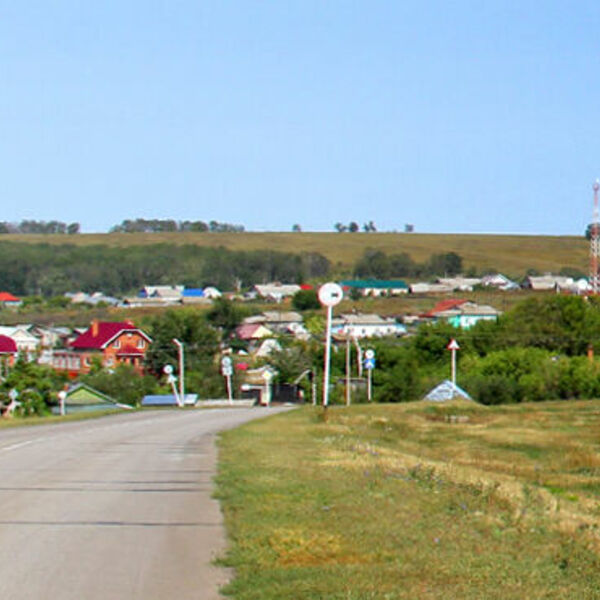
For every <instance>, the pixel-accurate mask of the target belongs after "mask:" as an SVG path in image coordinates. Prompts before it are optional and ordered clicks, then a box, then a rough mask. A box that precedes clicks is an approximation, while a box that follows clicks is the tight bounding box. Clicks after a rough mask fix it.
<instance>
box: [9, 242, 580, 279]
mask: <svg viewBox="0 0 600 600" xmlns="http://www.w3.org/2000/svg"><path fill="white" fill-rule="evenodd" d="M0 241H14V242H20V243H48V244H64V243H69V244H76V245H94V244H101V245H109V246H123V247H127V246H137V245H148V244H178V245H181V244H197V245H199V246H213V247H218V246H224V247H225V248H229V249H231V250H258V249H271V250H279V251H285V252H319V253H321V254H323V255H324V256H326V257H327V258H328V259H329V260H330V261H331V262H332V264H333V265H334V266H335V267H337V270H340V269H347V268H349V267H351V266H352V265H353V264H354V262H355V261H356V260H357V258H358V257H359V256H361V255H362V253H363V252H364V250H365V249H366V248H377V249H379V250H382V251H384V252H386V253H388V254H392V253H398V252H407V253H408V254H410V255H411V257H412V258H413V259H414V260H416V261H418V262H421V261H424V260H426V259H428V258H429V256H431V254H435V253H442V252H456V253H458V254H460V255H461V256H462V257H463V259H464V264H465V267H466V268H469V267H475V268H476V269H477V270H478V271H479V270H482V269H486V270H487V269H489V270H499V271H502V272H504V273H506V274H508V275H512V276H515V277H516V276H521V275H523V274H524V273H525V271H526V270H527V269H529V268H534V269H537V270H538V271H540V272H545V271H554V272H557V271H559V270H560V269H561V268H562V267H572V268H576V269H579V270H581V271H583V272H586V271H587V265H588V245H587V242H586V240H585V239H584V238H583V236H582V237H574V236H561V237H558V236H523V235H518V236H517V235H472V234H470V235H462V234H452V235H450V234H416V233H412V234H405V233H152V234H135V233H128V234H80V235H74V236H64V235H3V236H2V237H0Z"/></svg>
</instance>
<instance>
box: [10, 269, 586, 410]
mask: <svg viewBox="0 0 600 600" xmlns="http://www.w3.org/2000/svg"><path fill="white" fill-rule="evenodd" d="M339 285H340V286H341V287H342V289H343V290H344V295H345V296H346V297H348V298H354V299H356V300H360V299H361V298H362V299H368V298H392V297H398V296H401V295H407V296H408V295H411V296H423V297H427V298H434V299H435V301H434V305H433V306H432V307H431V308H429V309H428V310H426V311H422V312H418V313H416V314H402V315H394V316H393V317H392V316H382V315H379V314H376V313H367V312H362V311H359V310H356V309H353V310H352V311H351V312H343V311H342V312H339V314H336V315H335V316H334V318H333V321H332V329H331V333H332V339H333V343H334V344H337V345H343V344H345V343H346V342H347V341H348V340H353V343H354V344H355V347H356V350H357V352H358V353H359V354H361V355H362V352H363V351H364V349H366V348H367V346H368V345H369V340H377V339H385V338H391V339H393V338H401V337H403V336H411V335H413V334H414V333H415V331H417V328H418V327H419V325H421V324H424V323H430V324H435V323H447V324H449V325H451V326H452V327H454V328H456V329H458V330H463V331H464V330H469V329H471V328H472V327H474V326H475V325H477V324H478V323H480V322H482V321H486V322H490V321H491V322H495V321H496V320H497V319H498V317H499V316H500V315H501V314H502V311H501V310H498V309H497V308H495V307H494V306H491V305H488V304H478V303H477V302H475V301H473V300H470V299H469V293H470V292H473V291H474V290H476V289H487V290H491V291H494V292H497V293H498V294H500V295H503V294H510V293H511V292H515V291H518V290H520V289H527V290H531V291H533V292H536V291H539V292H546V293H548V292H555V293H558V294H563V295H565V294H566V295H582V294H585V293H586V292H587V291H589V284H588V282H587V280H586V279H580V280H574V279H573V278H571V277H565V276H557V275H549V274H548V275H545V276H528V277H526V278H525V279H524V280H523V282H522V284H521V286H520V285H518V284H517V283H515V282H514V281H511V280H510V279H508V278H507V277H505V276H504V275H502V274H492V275H488V276H485V277H481V278H477V277H462V276H457V277H452V278H449V277H446V278H438V279H437V280H435V281H433V282H415V283H406V282H405V281H403V280H376V279H351V280H341V281H340V282H339ZM316 287H317V286H313V285H308V284H301V285H297V284H281V283H270V284H257V285H255V286H254V287H253V288H252V289H250V290H249V291H247V292H245V293H243V294H242V293H237V292H236V293H234V292H222V291H220V290H218V289H217V288H215V287H213V286H209V287H206V288H187V287H185V286H183V285H174V286H168V285H148V286H145V287H144V288H143V289H141V290H140V291H139V293H138V294H137V295H135V296H126V297H123V298H120V299H119V298H114V297H109V296H106V295H104V294H102V293H101V292H96V293H93V294H87V293H83V292H77V293H68V294H66V295H65V297H66V298H67V299H68V301H69V302H70V304H71V305H73V306H98V305H104V306H108V307H114V308H118V309H121V310H125V311H126V310H127V309H139V308H145V309H154V310H160V309H171V310H173V309H177V307H190V306H192V307H194V306H196V307H201V308H202V307H203V308H206V307H210V306H211V305H212V304H214V302H215V301H217V302H220V301H223V300H225V301H226V302H231V303H233V304H239V305H243V304H246V303H251V302H256V301H259V302H261V303H262V306H265V305H266V306H269V305H272V308H269V309H268V310H262V311H260V312H256V313H253V314H250V315H248V316H245V317H243V318H242V319H240V322H239V323H237V324H236V326H235V328H234V329H233V331H231V332H230V334H229V336H228V337H227V339H223V340H222V342H221V345H220V350H219V352H218V354H219V355H221V356H225V355H229V354H235V357H236V358H235V361H231V365H232V369H235V378H234V380H235V381H234V383H233V384H232V381H231V380H230V379H229V378H228V379H227V388H228V392H227V393H228V395H229V398H230V399H233V398H236V399H245V400H248V399H251V400H253V401H255V402H256V403H258V404H269V403H270V402H271V401H277V400H287V401H293V402H298V401H303V400H304V399H305V398H306V397H307V395H308V394H307V393H305V392H306V390H304V391H303V389H302V387H301V386H300V385H298V384H299V382H300V381H301V380H302V379H303V376H306V375H307V372H309V373H308V374H309V375H310V377H311V378H312V372H313V370H314V368H311V369H306V370H305V371H300V372H298V373H296V374H295V376H294V378H293V380H292V381H285V382H284V381H276V383H275V384H272V385H271V381H272V380H273V379H275V380H277V375H278V372H277V369H276V367H273V366H272V365H270V364H269V358H270V357H271V356H272V355H273V354H274V353H281V352H282V351H283V348H282V345H285V344H286V343H289V342H290V341H292V342H293V341H294V340H295V341H297V342H299V343H302V342H305V343H308V342H309V341H310V340H311V338H315V332H314V331H311V330H310V326H308V327H307V322H306V315H307V314H308V315H311V314H312V313H310V312H308V313H306V312H305V311H303V310H295V309H294V298H295V297H296V295H297V294H300V295H301V294H306V293H308V294H309V295H310V294H312V295H313V296H314V298H315V299H316ZM0 304H1V306H2V308H3V309H4V310H7V311H11V313H14V312H16V313H18V311H19V309H20V307H21V305H22V300H21V299H20V298H18V297H16V296H14V295H12V294H11V293H10V292H0ZM312 308H313V309H314V308H318V302H317V303H316V304H313V306H312ZM321 335H322V334H321ZM316 338H317V339H321V337H320V336H319V335H318V333H317V335H316ZM361 342H362V344H363V345H362V346H361ZM152 344H153V339H152V337H151V335H150V333H149V332H148V331H144V329H143V328H142V327H138V326H136V324H135V323H134V320H132V319H124V320H120V321H106V320H98V319H93V320H92V321H91V322H90V323H89V325H88V326H86V327H75V328H71V327H66V326H51V325H41V324H36V323H19V324H15V325H0V366H1V369H2V375H3V377H4V378H5V377H6V376H7V375H8V373H9V372H10V369H11V368H13V367H14V365H15V363H16V361H17V360H18V359H19V358H20V359H21V360H24V361H28V362H35V363H37V364H39V365H43V366H46V367H49V368H51V369H53V370H54V371H56V372H57V373H59V374H61V375H63V376H65V377H66V380H67V381H68V382H69V385H65V389H66V390H67V395H68V399H69V402H67V404H66V406H67V407H70V410H71V411H77V410H91V409H94V408H95V409H98V408H113V407H117V406H121V407H122V406H123V403H122V402H120V399H119V398H110V397H107V396H106V394H103V393H102V392H100V391H98V390H90V389H88V396H90V394H91V396H90V397H88V398H87V400H86V401H85V402H83V401H81V400H78V401H75V399H74V398H73V399H72V398H71V395H72V393H73V392H75V391H77V392H78V394H79V395H81V391H80V389H79V388H80V387H81V385H82V384H81V382H80V379H81V377H83V376H85V375H87V374H89V373H90V372H91V371H93V370H94V369H97V368H98V367H101V368H103V369H106V370H107V371H109V372H111V371H112V370H114V369H115V368H117V367H118V366H119V365H127V366H128V367H130V368H131V369H132V370H133V371H134V372H135V373H137V374H139V375H140V376H143V375H147V374H148V373H149V370H148V365H147V362H146V354H147V352H148V351H149V349H150V348H151V347H152ZM363 346H364V348H363ZM182 351H184V349H183V347H182ZM215 360H217V359H215ZM215 364H216V365H217V366H216V367H215V369H216V370H217V369H218V368H219V367H218V360H217V363H215ZM165 366H166V365H165ZM174 366H175V367H176V368H178V369H185V365H182V364H179V365H177V364H175V365H174ZM358 367H359V371H358V374H357V375H358V377H357V378H356V381H357V382H359V385H360V381H361V379H360V376H362V368H361V367H362V358H358ZM221 370H222V369H221ZM154 374H155V375H157V373H154ZM232 374H233V371H232ZM160 375H161V373H160V372H159V373H158V376H159V377H160ZM265 378H266V379H267V385H265ZM171 379H172V380H173V381H174V380H175V379H176V378H174V377H173V376H172V375H171ZM171 379H170V380H169V381H171ZM232 386H233V387H232ZM88 388H89V386H88ZM230 388H231V389H230ZM169 391H170V390H168V389H167V393H159V394H149V395H148V396H147V397H140V398H138V399H137V402H136V404H137V405H141V406H146V405H152V406H157V405H176V404H177V403H183V402H184V401H185V403H186V404H187V405H191V404H195V403H197V402H202V401H207V400H210V399H209V398H206V397H204V398H203V397H202V394H201V392H200V390H189V392H190V393H187V394H185V398H184V397H183V390H182V388H178V387H174V386H172V392H173V393H168V392H169ZM178 391H179V392H180V393H181V397H178ZM311 396H312V401H313V402H315V390H314V385H313V386H312V389H311ZM6 404H7V403H5V407H6ZM8 405H9V406H11V407H13V408H14V406H15V404H14V403H9V404H8ZM54 410H55V411H56V410H58V409H57V408H56V407H55V408H54ZM61 410H64V409H61ZM67 410H68V409H67ZM5 412H6V411H5ZM9 412H10V411H9Z"/></svg>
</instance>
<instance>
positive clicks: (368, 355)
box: [365, 348, 375, 359]
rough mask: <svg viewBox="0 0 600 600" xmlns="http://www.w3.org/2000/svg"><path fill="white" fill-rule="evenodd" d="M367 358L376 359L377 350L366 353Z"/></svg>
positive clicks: (369, 350)
mask: <svg viewBox="0 0 600 600" xmlns="http://www.w3.org/2000/svg"><path fill="white" fill-rule="evenodd" d="M365 358H369V359H370V358H375V350H371V349H370V348H369V349H368V350H367V351H366V352H365Z"/></svg>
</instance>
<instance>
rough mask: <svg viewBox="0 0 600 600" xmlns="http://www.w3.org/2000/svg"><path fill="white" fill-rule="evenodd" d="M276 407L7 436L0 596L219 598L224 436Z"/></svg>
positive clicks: (149, 415) (1, 476) (0, 509)
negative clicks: (219, 447)
mask: <svg viewBox="0 0 600 600" xmlns="http://www.w3.org/2000/svg"><path fill="white" fill-rule="evenodd" d="M275 410H276V409H256V408H255V409H245V408H239V409H213V410H196V411H182V412H174V411H156V412H154V411H153V412H143V413H135V414H123V415H116V416H111V417H106V418H101V419H95V420H87V421H79V422H71V423H63V424H59V425H52V426H37V427H26V428H25V427H23V428H14V429H12V428H11V429H5V430H0V598H1V599H2V600H9V599H15V600H17V599H18V600H27V599H36V600H40V599H46V598H48V599H52V600H70V599H73V600H95V599H96V598H98V599H100V598H101V599H102V600H120V599H127V600H134V599H138V598H139V599H142V598H143V599H144V600H153V599H161V600H170V599H172V598H173V599H177V600H187V599H191V598H194V599H199V600H211V599H216V598H219V594H218V587H219V585H220V584H222V583H224V582H225V581H226V578H227V573H226V572H225V571H224V570H222V569H218V568H216V567H214V566H212V565H211V561H212V559H213V558H214V557H215V556H218V554H219V553H220V552H222V551H223V549H224V546H225V541H224V531H223V527H222V519H221V513H220V509H219V505H218V503H217V502H216V501H215V500H213V499H212V498H211V494H212V492H213V485H212V479H213V477H214V474H215V470H214V469H215V462H216V450H215V446H214V439H215V433H216V432H218V431H220V430H223V429H226V428H230V427H234V426H236V425H238V424H241V423H243V422H245V421H248V420H250V419H252V418H256V417H260V416H263V415H265V414H267V412H268V413H272V412H274V411H275Z"/></svg>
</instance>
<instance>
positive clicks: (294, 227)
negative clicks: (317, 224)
mask: <svg viewBox="0 0 600 600" xmlns="http://www.w3.org/2000/svg"><path fill="white" fill-rule="evenodd" d="M292 231H293V232H294V233H300V232H301V231H302V227H300V225H298V223H295V224H294V225H292Z"/></svg>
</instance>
